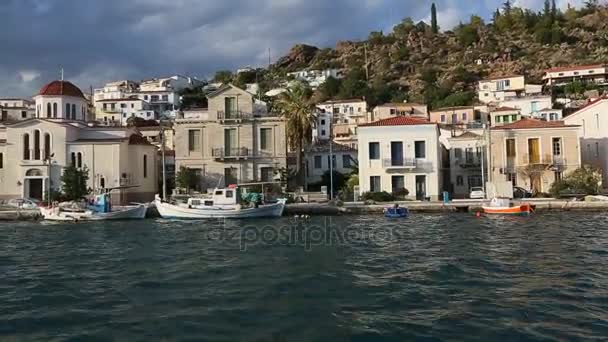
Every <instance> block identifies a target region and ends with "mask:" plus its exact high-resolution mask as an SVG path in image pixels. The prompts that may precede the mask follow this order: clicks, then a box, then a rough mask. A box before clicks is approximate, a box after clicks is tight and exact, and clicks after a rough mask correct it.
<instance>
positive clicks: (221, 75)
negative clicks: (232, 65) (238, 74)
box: [213, 70, 234, 84]
mask: <svg viewBox="0 0 608 342" xmlns="http://www.w3.org/2000/svg"><path fill="white" fill-rule="evenodd" d="M233 77H234V75H232V71H230V70H220V71H218V72H216V73H215V77H213V81H214V82H220V83H223V84H228V83H230V82H232V79H233Z"/></svg>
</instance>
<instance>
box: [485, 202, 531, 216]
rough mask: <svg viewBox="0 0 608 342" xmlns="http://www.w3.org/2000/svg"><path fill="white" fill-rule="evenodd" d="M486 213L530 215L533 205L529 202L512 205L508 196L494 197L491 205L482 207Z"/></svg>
mask: <svg viewBox="0 0 608 342" xmlns="http://www.w3.org/2000/svg"><path fill="white" fill-rule="evenodd" d="M482 209H483V212H484V213H485V214H493V215H524V216H525V215H530V213H531V212H532V207H531V206H530V204H529V203H522V204H519V205H511V203H510V200H509V199H506V198H494V199H492V201H491V202H490V205H489V206H483V207H482Z"/></svg>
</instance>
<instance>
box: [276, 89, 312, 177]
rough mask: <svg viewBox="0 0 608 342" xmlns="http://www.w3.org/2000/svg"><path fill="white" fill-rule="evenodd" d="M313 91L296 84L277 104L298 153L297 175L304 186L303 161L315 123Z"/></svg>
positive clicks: (290, 143)
mask: <svg viewBox="0 0 608 342" xmlns="http://www.w3.org/2000/svg"><path fill="white" fill-rule="evenodd" d="M310 96H311V91H310V89H309V88H306V87H305V86H304V85H302V84H296V85H295V86H293V87H290V88H289V89H287V91H285V92H284V93H282V94H281V96H280V97H279V99H278V101H277V102H276V108H277V111H278V112H279V114H280V115H281V116H282V117H284V118H285V119H286V120H287V122H286V129H287V140H288V143H289V146H290V147H291V149H292V150H294V151H296V175H297V178H298V183H299V184H303V179H304V177H303V172H302V161H303V155H304V147H305V146H306V145H307V144H308V143H310V141H311V139H312V134H311V132H312V129H313V125H314V121H315V116H314V114H313V109H314V105H312V104H311V102H310Z"/></svg>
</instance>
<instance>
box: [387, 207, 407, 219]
mask: <svg viewBox="0 0 608 342" xmlns="http://www.w3.org/2000/svg"><path fill="white" fill-rule="evenodd" d="M408 215H409V210H407V208H405V207H399V205H397V204H395V205H394V206H393V207H390V208H384V217H387V218H405V217H408Z"/></svg>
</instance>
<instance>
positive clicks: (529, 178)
mask: <svg viewBox="0 0 608 342" xmlns="http://www.w3.org/2000/svg"><path fill="white" fill-rule="evenodd" d="M579 132H580V127H579V126H578V125H571V124H566V123H564V122H563V121H542V120H536V119H526V118H524V119H521V120H519V121H517V122H513V123H510V124H506V125H502V126H498V127H492V128H491V130H490V141H491V145H490V172H491V173H492V178H493V179H494V180H506V181H510V182H512V183H513V185H514V186H521V187H523V188H526V189H528V190H530V191H532V192H549V190H550V188H551V185H552V184H553V182H554V181H555V180H558V179H561V177H563V176H564V175H566V174H568V173H569V172H571V171H574V170H576V169H577V168H579V167H580V166H581V157H580V147H579V137H580V133H579Z"/></svg>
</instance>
